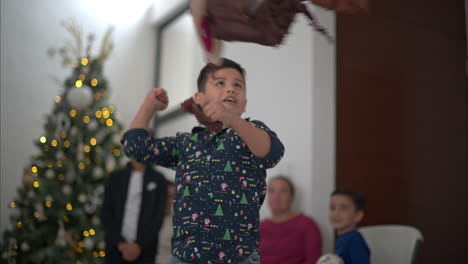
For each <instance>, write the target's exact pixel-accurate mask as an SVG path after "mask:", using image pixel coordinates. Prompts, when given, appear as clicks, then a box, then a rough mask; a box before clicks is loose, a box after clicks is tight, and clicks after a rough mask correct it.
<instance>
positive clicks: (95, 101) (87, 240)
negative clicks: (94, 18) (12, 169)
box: [0, 21, 124, 264]
mask: <svg viewBox="0 0 468 264" xmlns="http://www.w3.org/2000/svg"><path fill="white" fill-rule="evenodd" d="M64 27H65V29H66V30H67V31H68V32H69V33H70V34H71V36H72V40H71V41H69V42H67V43H66V45H64V47H62V48H60V49H58V53H59V54H60V55H61V58H62V62H63V64H64V65H65V66H68V67H71V76H69V78H67V79H66V80H65V82H64V84H63V87H64V91H63V92H62V94H61V95H59V96H56V97H55V103H54V106H53V110H52V113H51V114H49V115H48V116H47V118H46V120H45V125H44V132H43V135H40V136H39V137H38V138H37V141H36V142H35V144H36V145H37V147H38V149H39V153H38V154H37V155H33V156H32V158H31V161H30V164H29V165H28V166H27V167H26V168H25V169H24V174H23V186H22V187H19V188H18V190H17V197H16V198H15V199H14V201H12V202H11V203H10V204H9V206H10V207H11V222H12V227H11V229H10V230H7V231H5V232H4V233H3V236H2V242H0V243H1V244H0V250H1V256H0V259H1V262H2V263H74V264H78V263H102V262H103V257H104V256H105V252H104V248H105V244H104V242H103V240H104V234H103V231H102V227H101V224H100V213H101V212H100V210H101V204H102V196H103V192H104V186H103V183H104V181H105V179H106V177H107V176H108V175H109V173H110V172H111V171H113V170H115V169H117V167H120V166H122V165H123V163H124V159H123V158H122V156H121V145H120V142H119V140H120V136H121V131H122V125H121V124H119V123H118V122H117V121H116V119H115V115H116V113H115V108H114V107H113V106H112V105H109V104H108V102H107V99H108V90H107V88H108V87H107V86H108V83H107V81H106V80H105V78H104V77H103V76H102V69H103V63H104V61H105V60H106V58H107V57H108V56H109V54H110V52H111V50H112V49H113V44H112V41H111V34H112V29H111V28H110V29H109V30H108V31H107V32H106V34H105V36H104V38H103V40H102V44H101V48H100V52H99V54H98V56H94V57H93V56H92V54H91V50H92V46H93V42H94V36H93V35H92V34H89V35H88V37H87V45H86V47H85V46H84V42H85V41H84V40H83V34H82V30H81V27H80V26H79V25H78V24H77V23H76V22H74V21H68V22H66V23H64ZM55 51H56V50H55V49H51V50H50V51H49V53H50V54H51V55H53V54H55ZM2 206H3V205H2Z"/></svg>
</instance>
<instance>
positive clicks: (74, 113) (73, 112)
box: [70, 109, 76, 117]
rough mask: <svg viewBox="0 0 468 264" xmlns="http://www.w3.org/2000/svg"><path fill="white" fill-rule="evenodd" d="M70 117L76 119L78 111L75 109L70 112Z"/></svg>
mask: <svg viewBox="0 0 468 264" xmlns="http://www.w3.org/2000/svg"><path fill="white" fill-rule="evenodd" d="M70 116H71V117H75V116H76V110H75V109H72V110H70Z"/></svg>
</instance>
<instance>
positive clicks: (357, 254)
mask: <svg viewBox="0 0 468 264" xmlns="http://www.w3.org/2000/svg"><path fill="white" fill-rule="evenodd" d="M335 254H337V255H338V256H340V257H341V258H342V259H343V261H344V263H345V264H369V263H370V250H369V247H368V246H367V244H366V241H365V240H364V238H363V237H362V235H361V233H359V231H357V230H354V231H351V232H348V233H344V234H342V235H340V236H339V237H338V239H337V241H336V247H335Z"/></svg>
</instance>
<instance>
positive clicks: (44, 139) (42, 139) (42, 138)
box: [39, 136, 47, 143]
mask: <svg viewBox="0 0 468 264" xmlns="http://www.w3.org/2000/svg"><path fill="white" fill-rule="evenodd" d="M39 141H40V142H41V143H46V142H47V138H46V137H44V136H42V137H41V138H39Z"/></svg>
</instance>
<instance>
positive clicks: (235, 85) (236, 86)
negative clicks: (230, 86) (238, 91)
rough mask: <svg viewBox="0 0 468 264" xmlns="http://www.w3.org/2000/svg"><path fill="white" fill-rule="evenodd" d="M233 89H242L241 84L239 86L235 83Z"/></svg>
mask: <svg viewBox="0 0 468 264" xmlns="http://www.w3.org/2000/svg"><path fill="white" fill-rule="evenodd" d="M234 87H235V88H242V84H240V83H235V84H234Z"/></svg>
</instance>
